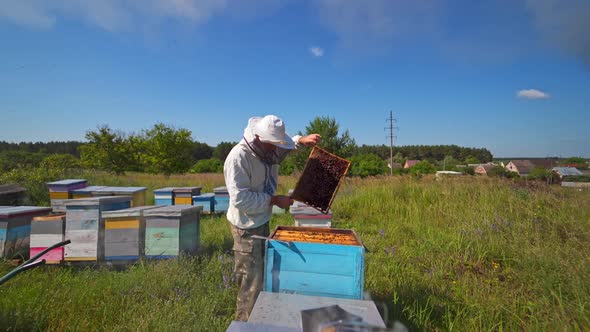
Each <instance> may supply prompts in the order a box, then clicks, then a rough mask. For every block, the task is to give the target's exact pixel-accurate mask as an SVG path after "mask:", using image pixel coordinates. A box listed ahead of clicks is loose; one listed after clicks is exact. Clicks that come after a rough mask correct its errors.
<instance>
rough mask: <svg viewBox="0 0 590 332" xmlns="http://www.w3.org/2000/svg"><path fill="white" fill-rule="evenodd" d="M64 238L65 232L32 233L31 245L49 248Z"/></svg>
mask: <svg viewBox="0 0 590 332" xmlns="http://www.w3.org/2000/svg"><path fill="white" fill-rule="evenodd" d="M63 240H64V236H63V234H31V237H30V246H31V247H45V248H47V247H51V246H52V245H54V244H56V243H59V242H62V241H63Z"/></svg>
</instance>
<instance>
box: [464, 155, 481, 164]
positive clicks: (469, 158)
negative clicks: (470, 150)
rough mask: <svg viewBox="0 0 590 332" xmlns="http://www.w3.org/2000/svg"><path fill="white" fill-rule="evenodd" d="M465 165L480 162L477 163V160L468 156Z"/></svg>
mask: <svg viewBox="0 0 590 332" xmlns="http://www.w3.org/2000/svg"><path fill="white" fill-rule="evenodd" d="M465 163H466V164H479V163H480V161H479V159H477V158H476V157H474V156H468V157H467V158H465Z"/></svg>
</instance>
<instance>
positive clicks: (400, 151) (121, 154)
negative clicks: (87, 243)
mask: <svg viewBox="0 0 590 332" xmlns="http://www.w3.org/2000/svg"><path fill="white" fill-rule="evenodd" d="M311 133H319V134H320V135H322V141H321V143H320V145H319V146H320V147H321V148H324V149H326V150H328V151H330V152H332V153H335V154H337V155H339V156H342V157H344V158H348V159H350V160H351V161H353V166H352V168H351V174H353V175H360V176H367V175H377V174H382V173H386V172H387V170H388V166H387V164H388V162H389V156H390V150H389V147H388V146H386V145H362V146H358V145H357V144H356V142H355V140H354V138H352V137H351V136H350V133H349V131H348V130H341V128H340V126H339V124H338V122H337V121H336V119H335V118H332V117H316V118H315V119H313V120H312V121H311V122H310V123H309V125H308V126H306V127H305V131H303V132H301V131H300V132H298V134H300V135H307V134H311ZM85 138H86V142H77V141H68V142H47V143H42V142H36V143H32V142H21V143H8V142H0V171H7V170H10V169H13V168H15V167H28V166H32V167H36V166H38V165H40V163H41V161H42V160H43V159H45V158H46V157H47V156H48V155H62V157H61V158H62V159H63V163H64V165H68V167H70V166H72V165H73V164H72V163H76V162H78V163H79V165H80V167H85V168H92V169H99V170H104V171H108V172H111V173H116V174H121V173H124V172H127V171H134V172H149V173H158V174H175V173H185V172H196V173H205V172H221V171H222V170H223V161H224V160H225V158H226V157H227V154H228V153H229V151H230V150H231V149H232V147H233V146H234V145H235V144H236V143H237V142H221V143H219V144H218V145H217V146H215V147H212V146H209V145H208V144H206V143H202V142H198V141H194V140H193V138H192V132H191V131H190V130H187V129H184V128H174V127H172V126H168V125H165V124H163V123H158V124H156V125H154V126H153V127H152V128H149V129H145V130H142V131H141V132H139V133H125V132H123V131H120V130H114V129H112V128H110V127H109V126H108V125H103V126H99V127H98V128H96V129H94V130H89V131H87V133H86V136H85ZM393 149H394V150H393V153H394V155H395V157H394V162H398V163H403V162H405V160H409V159H417V160H424V161H427V162H428V163H429V164H431V165H436V164H437V163H446V164H447V165H449V166H451V164H459V163H470V162H471V163H480V162H488V161H491V160H492V157H493V156H492V154H491V152H490V151H488V150H487V149H485V148H469V147H460V146H457V145H415V146H396V147H394V148H393ZM309 153H310V148H305V147H302V148H298V149H297V150H296V151H295V152H294V153H291V154H290V155H289V156H288V157H287V159H286V160H285V161H284V162H283V163H282V164H281V167H280V173H281V174H284V175H286V174H292V173H293V172H296V171H301V170H302V169H303V167H304V166H305V162H306V160H307V157H308V155H309ZM70 157H73V158H74V159H71V158H70ZM56 160H60V157H56V156H54V157H53V159H52V163H56V162H57V163H59V161H56Z"/></svg>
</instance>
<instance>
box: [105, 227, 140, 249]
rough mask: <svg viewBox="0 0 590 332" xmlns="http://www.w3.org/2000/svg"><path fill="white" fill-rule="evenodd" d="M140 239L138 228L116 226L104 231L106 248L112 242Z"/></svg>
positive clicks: (136, 240)
mask: <svg viewBox="0 0 590 332" xmlns="http://www.w3.org/2000/svg"><path fill="white" fill-rule="evenodd" d="M140 239H141V238H140V230H139V229H138V228H115V229H108V230H106V231H105V232H104V242H105V248H106V247H108V246H109V245H110V243H119V242H139V241H140Z"/></svg>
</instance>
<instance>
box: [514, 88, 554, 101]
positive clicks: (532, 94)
mask: <svg viewBox="0 0 590 332" xmlns="http://www.w3.org/2000/svg"><path fill="white" fill-rule="evenodd" d="M516 96H518V97H519V98H526V99H549V98H550V97H551V96H550V95H549V94H548V93H545V92H543V91H539V90H536V89H528V90H520V91H518V92H517V93H516Z"/></svg>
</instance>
